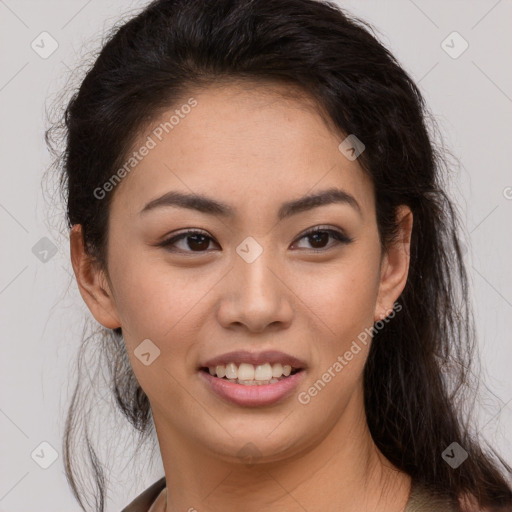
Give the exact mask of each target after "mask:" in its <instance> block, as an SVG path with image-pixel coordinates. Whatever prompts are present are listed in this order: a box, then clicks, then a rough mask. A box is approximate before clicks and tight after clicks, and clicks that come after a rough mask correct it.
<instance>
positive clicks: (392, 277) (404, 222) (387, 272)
mask: <svg viewBox="0 0 512 512" xmlns="http://www.w3.org/2000/svg"><path fill="white" fill-rule="evenodd" d="M396 216H397V223H398V233H397V238H396V240H395V241H394V242H393V243H392V244H391V245H390V246H389V247H388V250H387V252H386V254H384V257H383V258H382V264H381V273H380V285H379V294H378V297H377V303H376V307H375V315H374V316H375V321H378V320H382V319H384V318H386V317H387V316H388V315H389V314H390V313H391V311H392V310H393V305H394V303H395V301H396V300H397V299H398V297H399V296H400V294H401V293H402V291H403V289H404V288H405V284H406V282H407V276H408V274H409V262H410V247H411V234H412V226H413V214H412V212H411V210H410V208H409V207H407V206H405V205H401V206H399V207H398V208H397V213H396Z"/></svg>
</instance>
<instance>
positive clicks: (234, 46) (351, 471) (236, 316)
mask: <svg viewBox="0 0 512 512" xmlns="http://www.w3.org/2000/svg"><path fill="white" fill-rule="evenodd" d="M426 115H427V114H426V109H425V105H424V102H423V98H422V96H421V94H420V92H419V91H418V89H417V88H416V86H415V85H414V83H413V82H412V81H411V79H410V78H409V76H408V75H407V74H406V73H405V72H404V70H403V69H402V68H401V67H400V66H399V65H398V64H397V62H396V61H395V59H394V58H393V57H392V56H391V55H390V54H389V52H388V51H387V50H386V49H385V48H384V47H383V46H382V45H381V44H380V43H379V42H378V41H377V40H376V39H375V38H374V37H373V36H372V35H371V34H370V32H369V31H368V29H367V28H365V26H364V25H363V23H362V22H360V21H358V20H355V19H351V18H350V17H349V16H348V15H347V14H345V13H343V12H342V11H340V10H339V8H338V7H336V5H334V4H330V3H325V2H318V1H314V0H279V1H269V0H220V1H219V0H216V1H205V0H201V1H199V0H158V1H155V2H153V3H151V4H149V5H148V6H147V7H146V8H145V9H144V10H143V11H142V12H141V13H140V14H138V15H137V16H136V17H134V18H133V19H131V20H130V21H128V22H126V23H124V24H123V25H122V26H120V27H119V28H118V29H116V30H115V31H114V32H113V34H112V35H111V37H110V38H109V40H108V41H107V42H106V44H105V45H104V47H103V49H102V51H101V53H100V54H99V56H98V57H97V59H96V62H95V64H94V66H93V67H92V68H91V70H90V71H89V72H88V73H87V76H86V77H85V79H84V80H83V82H82V83H81V85H80V88H79V91H78V92H77V94H76V95H75V96H74V97H73V99H72V100H71V102H70V103H69V105H68V107H67V110H66V115H65V128H66V130H67V140H66V149H65V154H64V159H63V164H64V165H63V182H62V184H63V190H64V193H65V195H66V198H67V221H68V224H69V227H70V228H71V232H70V243H71V259H72V263H73V268H74V272H75V276H76V279H77V283H78V286H79V289H80V292H81V295H82V297H83V299H84V301H85V302H86V304H87V306H88V308H89V309H90V311H91V313H92V315H93V316H94V318H95V319H96V320H97V321H98V322H99V323H100V324H101V325H102V326H103V327H104V328H105V332H107V333H110V334H111V336H107V337H106V338H105V341H106V343H105V345H104V347H103V348H104V350H105V354H106V356H107V360H108V367H109V369H110V372H111V379H112V385H111V387H112V389H113V391H114V396H115V399H116V403H117V405H118V406H119V409H120V410H121V411H122V413H123V414H124V416H125V418H126V419H127V420H128V421H129V422H130V424H131V425H132V426H133V427H134V428H135V429H137V430H138V431H139V432H140V434H141V440H143V439H145V438H146V437H147V436H148V435H149V433H150V432H151V431H152V428H153V425H154V427H155V431H156V435H157V438H158V444H159V448H160V453H161V456H162V462H163V466H164V471H165V476H164V477H162V479H160V480H159V481H158V482H155V484H153V485H152V486H151V487H150V488H149V489H147V490H146V491H145V492H144V493H142V494H141V495H140V496H139V497H138V498H137V499H136V500H135V501H132V503H131V504H130V505H129V506H128V507H127V508H125V509H124V510H125V511H132V512H134V511H147V510H150V511H151V512H164V511H165V512H171V511H175V510H189V511H193V510H198V511H203V510H204V511H206V510H212V511H213V510H245V511H253V510H254V511H255V510H266V511H274V510H275V511H277V510H279V511H283V510H285V511H295V510H297V511H298V510H308V511H313V510H323V511H326V510H327V511H338V510H343V511H362V510H368V511H370V510H378V511H382V512H399V511H404V510H405V511H407V512H412V511H413V510H415V511H420V510H421V511H427V510H438V511H439V510H461V511H462V510H463V511H473V510H512V491H511V489H510V487H509V485H508V484H507V481H506V477H505V470H508V471H510V467H509V466H508V465H506V463H505V462H504V461H502V460H501V459H500V458H499V456H496V454H491V453H490V452H489V451H487V450H485V449H484V448H483V447H482V446H481V444H480V443H479V441H478V439H477V438H476V437H475V436H474V435H473V433H472V430H471V428H470V427H469V426H468V423H467V422H466V421H465V418H464V417H463V414H462V406H461V403H462V402H461V398H462V395H461V393H463V391H464V390H465V389H468V382H469V375H470V373H469V370H468V368H469V363H470V359H471V350H472V348H473V343H474V339H473V338H474V336H473V329H472V318H471V313H470V309H469V307H468V292H467V286H466V273H465V269H464V266H463V263H462V260H461V251H460V245H459V242H458V240H457V235H456V232H457V230H456V227H457V219H456V215H455V212H454V208H453V206H452V203H451V201H450V200H449V198H448V197H447V196H446V194H445V192H444V189H443V185H442V179H443V176H442V172H443V161H442V158H441V157H440V156H439V155H438V154H437V152H436V149H435V148H434V147H433V144H432V142H431V138H430V136H429V132H428V129H427V125H426V121H425V119H426ZM49 137H50V134H49ZM80 389H81V388H80V384H79V385H78V386H77V391H76V393H75V395H74V397H73V402H72V404H71V407H70V411H69V415H68V419H67V426H66V427H67V428H66V437H65V440H64V447H65V460H66V471H67V476H68V479H69V482H70V485H71V487H72V489H73V491H74V493H75V496H76V497H77V499H78V501H79V503H80V505H81V506H82V508H83V509H84V510H87V508H86V499H85V492H84V489H83V486H82V485H81V484H80V482H79V470H78V467H77V465H76V464H75V462H74V460H73V456H74V454H73V446H74V444H73V443H74V441H75V438H76V437H77V435H78V426H79V425H80V421H81V419H84V420H85V419H86V415H87V413H86V412H85V408H84V407H83V404H82V402H81V392H80ZM81 415H82V416H81ZM86 432H87V431H86ZM84 442H85V443H86V444H87V449H88V453H89V457H90V462H91V465H92V466H93V469H94V472H95V476H96V482H97V489H98V490H97V495H96V496H94V499H95V500H96V504H95V507H94V508H90V510H98V511H103V510H104V495H105V483H104V471H103V470H102V464H101V461H100V460H99V459H98V457H97V453H96V451H95V450H94V446H93V444H92V443H91V442H90V440H89V437H88V434H87V433H86V439H85V441H84ZM500 463H501V465H500Z"/></svg>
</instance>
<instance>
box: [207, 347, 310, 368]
mask: <svg viewBox="0 0 512 512" xmlns="http://www.w3.org/2000/svg"><path fill="white" fill-rule="evenodd" d="M228 363H237V364H238V363H249V364H253V365H255V366H257V365H259V364H265V363H270V364H274V363H281V364H283V365H285V364H287V365H290V366H291V367H292V368H295V369H303V368H305V367H306V363H305V362H304V361H302V360H301V359H299V358H297V357H294V356H291V355H290V354H285V353H284V352H279V351H278V350H266V351H264V352H249V351H247V350H236V351H233V352H227V353H225V354H221V355H220V356H216V357H213V358H212V359H208V360H207V361H205V362H204V363H202V364H201V367H212V366H218V365H226V364H228Z"/></svg>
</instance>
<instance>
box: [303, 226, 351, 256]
mask: <svg viewBox="0 0 512 512" xmlns="http://www.w3.org/2000/svg"><path fill="white" fill-rule="evenodd" d="M330 238H332V239H334V240H335V241H336V242H337V243H334V244H331V246H333V245H338V244H349V243H351V242H352V241H353V239H352V238H350V237H348V236H347V235H345V234H344V233H342V232H341V231H337V230H334V229H326V228H322V227H319V228H315V229H313V230H311V231H309V232H307V233H305V234H304V235H302V236H301V237H300V238H299V240H303V239H307V240H308V242H309V244H310V247H305V248H306V249H313V250H319V251H321V250H322V249H325V248H327V249H328V248H329V246H328V243H329V239H330Z"/></svg>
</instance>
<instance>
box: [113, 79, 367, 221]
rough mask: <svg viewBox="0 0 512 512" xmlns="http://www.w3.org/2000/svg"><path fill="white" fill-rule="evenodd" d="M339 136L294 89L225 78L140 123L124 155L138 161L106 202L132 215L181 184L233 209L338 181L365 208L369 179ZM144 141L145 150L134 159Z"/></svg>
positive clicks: (316, 107)
mask: <svg viewBox="0 0 512 512" xmlns="http://www.w3.org/2000/svg"><path fill="white" fill-rule="evenodd" d="M191 105H193V106H191ZM344 137H345V135H343V134H341V133H339V131H337V130H335V129H334V126H332V122H330V120H329V118H328V116H326V115H325V114H324V112H323V111H322V110H321V108H320V106H319V105H318V104H317V103H316V102H315V101H314V100H313V99H312V98H311V97H309V96H307V95H306V94H305V93H303V92H302V91H301V90H300V89H299V88H298V87H292V86H289V85H284V84H275V83H273V84H265V83H260V82H253V83H247V82H242V83H239V82H229V83H222V84H219V85H215V86H211V87H208V88H205V89H201V90H196V91H191V92H190V95H188V96H184V97H183V98H182V99H181V100H180V101H178V102H176V103H175V104H174V105H173V106H172V107H170V108H169V109H167V110H166V111H165V112H163V113H161V114H160V115H159V116H158V117H157V118H156V119H154V120H153V121H152V123H151V124H150V125H148V126H146V127H144V129H143V130H142V132H141V133H140V135H139V137H138V138H137V140H136V141H135V144H134V145H133V147H132V151H131V152H130V153H129V155H128V156H127V158H129V157H130V155H132V154H133V152H136V153H137V152H138V153H139V159H138V160H137V163H136V165H135V166H134V167H133V169H132V170H130V172H129V173H127V175H126V177H124V178H123V180H122V181H121V183H120V184H119V185H118V186H117V189H116V190H115V194H114V201H113V206H112V207H113V208H118V207H121V206H122V208H123V209H124V212H123V214H124V215H131V214H133V213H134V211H135V210H137V213H138V212H140V210H142V209H143V207H144V205H145V204H146V203H147V202H148V201H150V200H151V199H154V198H155V197H156V196H158V195H161V194H162V193H165V192H168V191H170V190H181V191H184V192H189V193H194V192H196V193H201V194H207V195H210V196H211V195H214V196H216V197H217V198H218V199H219V200H222V201H223V202H225V203H228V204H233V206H234V207H235V210H236V204H237V203H238V204H239V206H240V207H245V208H248V207H250V206H251V205H253V206H254V207H265V206H268V205H271V204H273V203H275V202H282V201H283V198H288V199H290V198H296V197H298V196H301V195H305V194H306V193H308V192H314V191H315V188H322V189H325V188H329V187H332V186H337V187H342V188H343V189H346V190H347V191H349V192H350V193H351V194H352V195H355V196H357V197H358V201H359V202H360V203H361V206H362V207H363V209H370V210H371V209H372V207H373V188H372V185H371V180H370V179H369V177H368V176H367V175H366V173H364V172H363V171H362V169H361V168H360V166H359V165H358V163H357V161H350V160H348V159H347V158H346V157H345V156H344V155H343V154H342V153H341V152H340V151H339V149H338V145H339V144H340V142H341V141H342V140H343V138H344ZM144 145H146V146H151V149H150V150H148V151H145V152H144V153H145V156H143V157H142V158H140V153H141V151H140V150H141V148H142V147H143V146H144ZM116 204H117V206H116Z"/></svg>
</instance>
